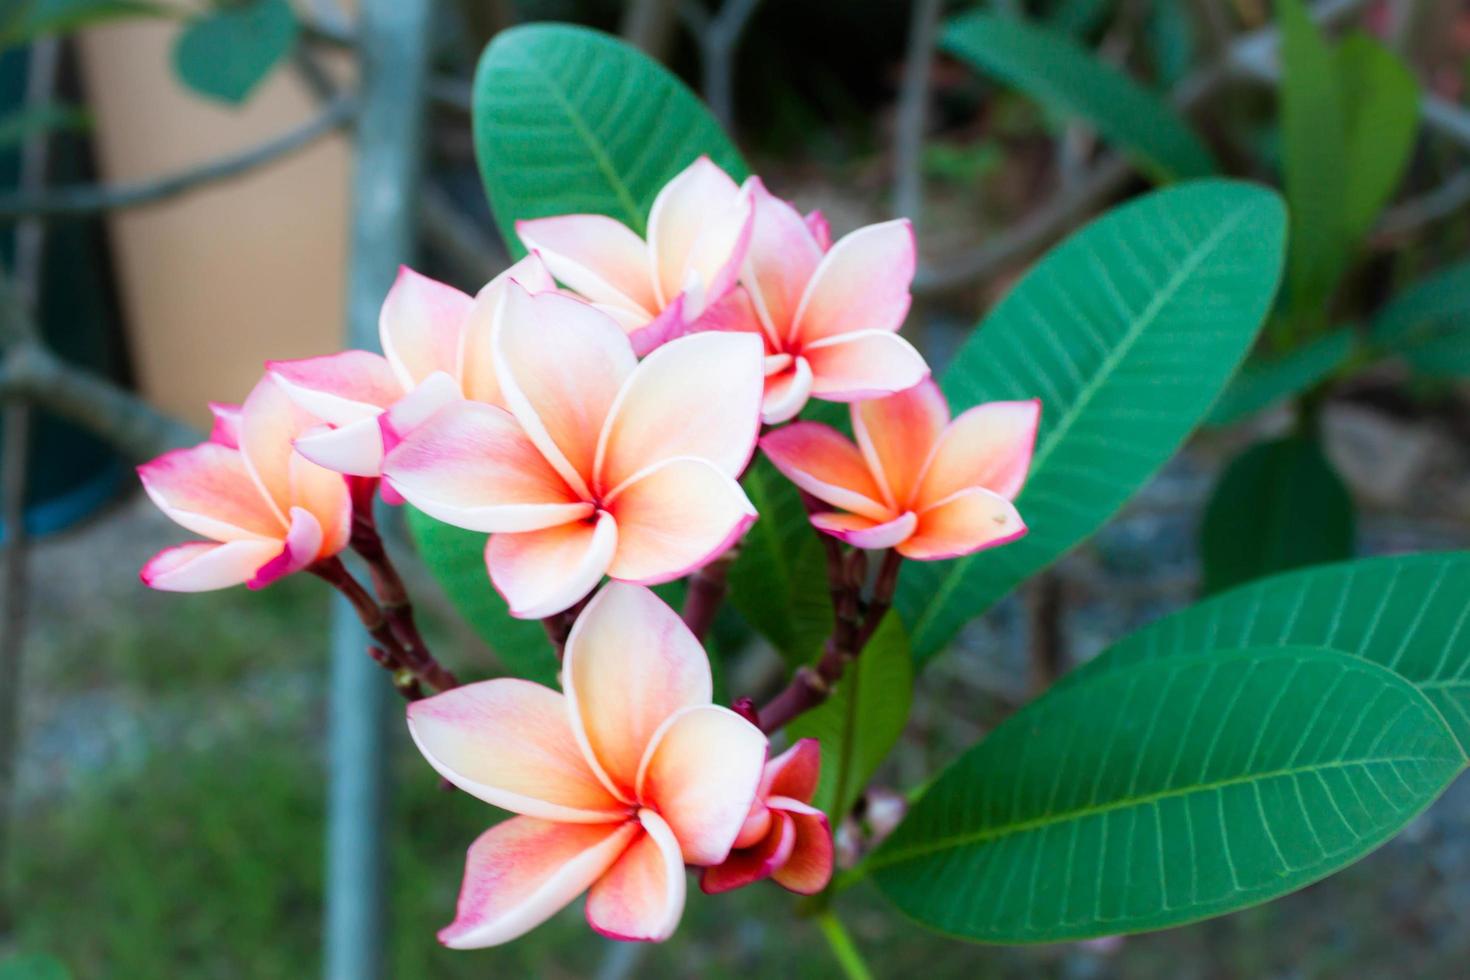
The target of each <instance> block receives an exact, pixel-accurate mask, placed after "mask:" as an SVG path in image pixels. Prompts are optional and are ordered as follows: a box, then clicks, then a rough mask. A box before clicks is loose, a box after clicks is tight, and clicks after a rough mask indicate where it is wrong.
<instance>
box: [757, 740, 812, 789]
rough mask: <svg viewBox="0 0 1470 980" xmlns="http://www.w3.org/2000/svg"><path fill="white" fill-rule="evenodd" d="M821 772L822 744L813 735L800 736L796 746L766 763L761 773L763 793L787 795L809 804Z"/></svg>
mask: <svg viewBox="0 0 1470 980" xmlns="http://www.w3.org/2000/svg"><path fill="white" fill-rule="evenodd" d="M821 775H822V746H821V744H820V743H819V742H818V741H817V740H816V739H814V738H803V739H799V740H798V741H797V742H796V744H795V745H793V746H791V748H789V749H787V750H786V751H785V752H782V753H781V754H780V755H778V756H776V758H774V759H772V760H771V761H770V762H767V763H766V771H765V774H764V775H762V776H761V788H760V796H761V797H762V798H764V797H768V796H785V797H788V798H790V799H793V800H800V801H801V802H803V803H810V802H811V800H812V796H813V794H815V793H816V791H817V781H818V780H819V779H820V778H821Z"/></svg>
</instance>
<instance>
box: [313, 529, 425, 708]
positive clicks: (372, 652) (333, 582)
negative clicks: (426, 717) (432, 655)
mask: <svg viewBox="0 0 1470 980" xmlns="http://www.w3.org/2000/svg"><path fill="white" fill-rule="evenodd" d="M307 571H309V572H311V573H312V574H313V575H315V576H317V577H318V578H320V579H322V580H323V581H324V582H326V583H327V584H328V585H330V586H331V587H332V588H334V589H336V590H337V591H338V592H340V593H342V595H344V596H345V597H346V598H347V601H348V602H349V603H351V604H352V609H353V611H354V612H356V613H357V618H358V619H359V620H360V621H361V622H362V625H363V628H364V629H365V630H367V632H368V635H369V636H371V637H372V638H373V643H374V644H375V645H373V646H369V647H368V651H367V652H368V656H370V657H372V658H373V659H374V660H375V661H377V662H378V663H379V664H380V665H382V667H383V669H384V670H386V671H388V672H389V673H390V674H391V675H393V687H394V688H395V689H397V691H398V693H400V694H402V695H403V696H404V697H405V698H407V699H408V700H410V701H414V700H417V699H418V698H420V697H423V689H422V688H420V687H419V686H418V683H417V680H416V679H415V678H414V674H415V673H416V672H415V671H413V670H412V669H411V668H410V667H409V666H408V664H407V658H406V657H405V655H404V651H403V645H402V644H401V643H399V642H398V637H397V636H395V635H394V633H393V628H392V627H391V626H389V625H388V619H387V617H386V616H384V615H383V610H382V609H381V608H379V607H378V604H377V603H376V602H374V601H373V597H372V596H370V595H368V593H367V590H366V589H364V588H363V587H362V585H361V584H359V583H358V581H357V579H355V578H353V577H352V574H351V573H350V572H348V571H347V567H346V566H345V565H343V564H342V560H341V559H340V558H336V557H332V558H323V559H321V560H320V561H318V562H315V563H314V564H312V565H309V566H308V567H307ZM410 682H411V683H410Z"/></svg>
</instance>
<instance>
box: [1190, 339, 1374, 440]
mask: <svg viewBox="0 0 1470 980" xmlns="http://www.w3.org/2000/svg"><path fill="white" fill-rule="evenodd" d="M1356 349H1357V335H1356V334H1355V333H1354V332H1353V329H1352V328H1351V327H1340V328H1338V329H1337V330H1334V331H1332V332H1331V333H1328V334H1323V335H1322V336H1321V337H1317V338H1315V339H1313V340H1309V341H1307V342H1306V343H1304V344H1302V345H1301V346H1300V347H1297V348H1294V349H1293V350H1289V351H1287V352H1286V353H1285V354H1281V355H1278V356H1274V357H1264V356H1263V357H1254V358H1252V359H1251V360H1249V361H1247V362H1246V365H1245V367H1243V368H1241V369H1240V373H1239V374H1237V375H1236V376H1235V380H1233V381H1231V382H1230V387H1228V388H1226V389H1225V393H1224V394H1223V395H1221V396H1220V400H1219V401H1218V402H1216V403H1215V408H1214V410H1213V411H1212V412H1210V419H1209V424H1210V425H1231V424H1233V423H1235V422H1239V421H1240V420H1241V419H1243V418H1246V417H1247V416H1250V415H1254V414H1255V413H1257V412H1259V411H1261V409H1263V408H1269V407H1271V406H1272V405H1274V404H1276V403H1277V402H1279V401H1281V400H1282V399H1285V398H1291V397H1294V396H1296V395H1300V394H1301V393H1302V392H1305V391H1308V390H1310V389H1312V388H1315V387H1316V386H1317V385H1319V384H1321V383H1322V382H1323V381H1326V380H1327V379H1328V378H1330V377H1332V375H1333V374H1334V373H1335V372H1336V371H1337V370H1338V368H1340V367H1342V366H1343V365H1344V364H1346V363H1347V362H1348V360H1349V359H1350V358H1351V357H1352V356H1353V353H1354V352H1355V350H1356Z"/></svg>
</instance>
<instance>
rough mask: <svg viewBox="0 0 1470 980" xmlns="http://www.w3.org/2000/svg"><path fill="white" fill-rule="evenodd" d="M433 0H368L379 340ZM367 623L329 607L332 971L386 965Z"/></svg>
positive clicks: (373, 298)
mask: <svg viewBox="0 0 1470 980" xmlns="http://www.w3.org/2000/svg"><path fill="white" fill-rule="evenodd" d="M431 3H432V0H363V3H362V6H361V11H362V13H361V18H360V24H359V26H360V31H359V34H358V37H359V49H358V55H359V70H360V74H361V78H362V94H361V112H360V114H359V116H358V122H357V152H356V165H355V172H354V174H353V181H352V238H351V251H352V258H351V265H350V268H349V273H348V286H347V337H348V342H349V344H350V345H351V346H352V347H357V348H365V349H375V348H376V347H377V322H378V308H379V306H380V305H381V304H382V302H383V297H384V295H386V294H387V292H388V287H389V286H390V285H391V284H392V282H393V276H394V273H395V271H396V269H397V267H398V265H399V264H400V263H402V262H404V261H406V260H407V259H408V258H409V257H410V254H411V252H412V248H413V229H414V214H413V204H414V201H415V200H416V199H417V197H418V180H419V169H420V164H421V154H420V148H421V146H422V139H421V130H422V122H423V111H422V110H423V95H424V83H425V76H426V74H427V67H428V47H429V22H430V15H431V9H430V8H431ZM367 643H368V638H367V635H366V634H365V633H364V632H363V629H362V627H361V626H360V625H359V624H358V622H357V619H356V617H355V616H354V615H353V613H352V611H351V610H350V609H349V608H347V607H346V604H345V601H342V600H339V601H338V604H337V605H336V606H335V607H334V609H333V616H332V670H331V692H330V701H331V703H330V717H329V725H330V726H331V731H330V737H329V744H330V753H331V755H330V773H329V780H330V792H329V797H328V810H327V880H326V922H325V947H326V948H325V950H324V957H323V959H324V975H325V976H326V977H327V980H376V978H378V977H381V976H382V975H383V942H384V938H385V936H386V935H387V929H386V928H385V924H384V920H385V915H384V905H385V902H384V894H385V888H384V879H385V863H386V857H387V845H386V842H385V840H384V836H385V835H384V832H383V825H384V816H385V810H386V802H387V796H388V785H387V782H388V775H387V755H388V753H387V746H388V745H389V744H390V741H389V740H390V736H389V729H388V727H387V724H388V718H389V713H390V707H391V703H392V700H393V698H394V694H393V691H392V688H391V686H390V685H389V684H388V682H387V679H386V678H385V677H384V676H383V673H382V670H381V668H379V667H378V665H377V664H376V663H374V662H373V661H372V660H371V659H370V658H369V657H368V655H367Z"/></svg>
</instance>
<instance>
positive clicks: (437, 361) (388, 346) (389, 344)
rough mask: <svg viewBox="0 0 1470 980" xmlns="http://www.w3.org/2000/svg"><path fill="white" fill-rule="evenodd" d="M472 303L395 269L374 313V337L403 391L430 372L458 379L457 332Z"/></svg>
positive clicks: (405, 269) (454, 291) (430, 281)
mask: <svg viewBox="0 0 1470 980" xmlns="http://www.w3.org/2000/svg"><path fill="white" fill-rule="evenodd" d="M473 303H474V300H472V299H471V298H470V297H469V296H467V295H465V294H464V293H462V292H460V291H459V290H458V289H455V288H454V287H453V286H447V285H445V284H444V283H442V282H437V281H435V280H433V279H430V278H429V277H428V276H424V275H420V274H419V273H417V272H414V271H413V270H412V269H410V268H409V267H408V266H400V267H399V269H398V278H397V279H396V280H395V281H394V283H393V288H391V289H389V290H388V296H387V298H386V299H384V300H383V309H382V310H381V311H380V312H379V314H378V338H379V340H380V341H381V342H382V344H383V353H384V354H385V355H387V358H388V363H389V364H391V365H392V366H393V373H394V374H396V375H397V376H398V381H399V383H400V384H401V385H402V386H403V387H404V388H405V389H408V388H412V387H413V386H414V385H415V384H417V383H418V382H420V381H422V380H424V379H425V378H427V377H428V376H429V375H431V374H433V373H434V372H435V371H445V372H448V373H449V374H452V375H455V376H456V377H457V376H458V374H459V347H460V332H461V331H462V330H463V329H464V324H465V319H466V318H467V317H468V316H469V312H470V307H471V306H472V305H473Z"/></svg>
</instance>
